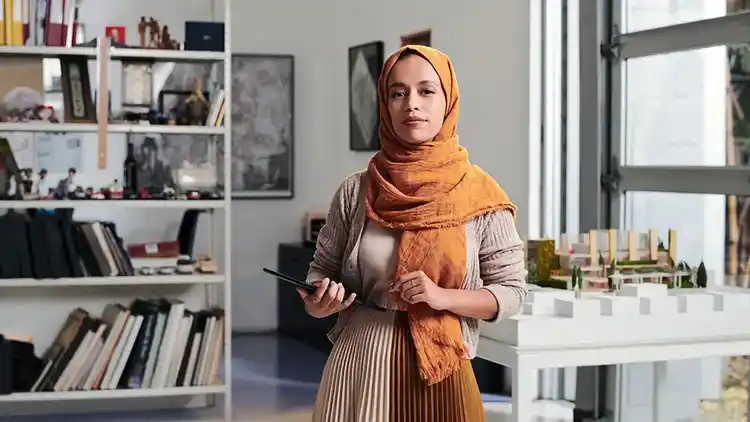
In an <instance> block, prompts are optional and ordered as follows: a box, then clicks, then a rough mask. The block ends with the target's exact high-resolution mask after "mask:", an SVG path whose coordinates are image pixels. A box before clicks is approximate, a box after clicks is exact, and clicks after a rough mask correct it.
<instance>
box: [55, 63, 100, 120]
mask: <svg viewBox="0 0 750 422" xmlns="http://www.w3.org/2000/svg"><path fill="white" fill-rule="evenodd" d="M60 74H61V75H60V79H61V82H62V93H63V109H64V113H65V122H66V123H96V109H95V108H94V100H93V98H91V79H90V78H89V65H88V58H87V57H86V56H61V57H60Z"/></svg>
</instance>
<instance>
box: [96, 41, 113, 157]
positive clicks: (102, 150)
mask: <svg viewBox="0 0 750 422" xmlns="http://www.w3.org/2000/svg"><path fill="white" fill-rule="evenodd" d="M98 48H99V58H100V60H99V88H98V90H97V94H98V95H99V99H98V101H97V107H99V110H97V111H98V113H97V114H98V117H99V118H98V120H99V132H98V143H97V152H96V153H97V165H98V167H99V170H104V169H106V168H107V153H108V151H109V150H108V148H107V146H108V142H107V140H108V136H107V125H108V124H109V104H110V102H109V86H108V85H109V84H108V82H109V43H103V42H100V43H99V46H98Z"/></svg>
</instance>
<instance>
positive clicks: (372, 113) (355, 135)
mask: <svg viewBox="0 0 750 422" xmlns="http://www.w3.org/2000/svg"><path fill="white" fill-rule="evenodd" d="M382 67H383V42H382V41H376V42H371V43H367V44H362V45H358V46H354V47H350V48H349V149H350V150H352V151H377V150H378V149H380V138H379V136H378V119H379V106H378V78H379V77H380V70H381V68H382Z"/></svg>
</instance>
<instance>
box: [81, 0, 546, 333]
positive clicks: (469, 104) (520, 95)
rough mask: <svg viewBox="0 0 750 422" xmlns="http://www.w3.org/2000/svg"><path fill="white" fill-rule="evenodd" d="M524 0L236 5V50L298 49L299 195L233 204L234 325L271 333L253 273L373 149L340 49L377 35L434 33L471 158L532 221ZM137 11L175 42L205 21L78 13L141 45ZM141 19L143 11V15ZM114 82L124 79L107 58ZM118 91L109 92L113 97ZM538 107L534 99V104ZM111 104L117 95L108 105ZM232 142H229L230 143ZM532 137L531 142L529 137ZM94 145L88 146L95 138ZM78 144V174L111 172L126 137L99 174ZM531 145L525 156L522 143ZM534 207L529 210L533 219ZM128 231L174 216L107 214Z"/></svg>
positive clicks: (180, 9)
mask: <svg viewBox="0 0 750 422" xmlns="http://www.w3.org/2000/svg"><path fill="white" fill-rule="evenodd" d="M214 3H215V4H214V6H213V16H215V19H216V20H222V16H223V9H222V7H223V1H221V0H216V1H215V2H214ZM529 8H530V6H529V2H526V1H522V0H514V1H512V2H496V3H489V2H480V3H476V4H473V3H467V4H463V5H459V4H457V3H453V2H448V1H446V0H441V1H439V2H437V3H436V2H427V1H421V0H420V1H413V2H408V3H404V2H396V1H393V0H390V1H380V2H371V1H366V0H358V1H349V2H347V1H344V0H325V1H316V2H314V4H310V3H307V2H299V1H292V0H276V1H274V2H270V1H267V2H248V1H240V0H235V1H233V10H232V19H233V31H232V48H233V52H234V53H236V54H241V53H273V54H292V55H294V56H295V93H294V95H295V98H294V100H295V198H294V199H292V200H260V201H259V200H255V201H252V200H246V201H237V202H235V203H234V205H233V226H232V232H233V235H234V237H233V242H232V247H233V265H232V267H233V268H232V271H233V289H232V297H233V305H234V324H233V325H234V328H235V330H240V331H256V330H261V331H262V330H270V329H275V327H276V323H277V321H276V320H277V318H276V306H275V303H276V284H275V283H274V281H273V280H272V279H270V278H268V277H265V276H264V275H263V274H262V273H261V271H260V269H261V268H262V267H264V266H270V267H273V266H275V265H276V250H277V245H278V244H279V243H280V242H298V241H300V240H301V222H302V218H303V215H304V213H305V212H306V211H309V210H327V207H328V204H329V201H330V198H331V196H332V194H333V192H334V190H335V189H336V187H337V186H338V183H339V181H340V180H341V179H342V178H344V177H345V176H346V175H348V174H350V173H352V172H354V171H357V170H359V169H362V168H364V167H365V166H366V165H367V162H368V160H369V158H370V156H371V154H370V153H362V152H352V151H349V146H348V145H349V141H348V136H349V126H348V125H349V122H348V116H349V115H348V88H347V83H348V76H347V69H348V65H347V60H348V48H349V47H350V46H354V45H357V44H361V43H366V42H371V41H378V40H381V41H384V42H385V51H386V55H387V54H388V53H390V52H392V51H393V50H395V49H396V48H398V47H399V42H400V41H399V38H400V36H401V35H404V34H408V33H411V32H414V31H418V30H422V29H427V28H429V29H431V30H432V43H433V46H435V47H437V48H439V49H441V50H444V51H445V52H446V53H448V54H449V55H450V56H451V58H452V59H453V62H454V65H455V67H456V70H457V73H458V78H459V83H460V87H461V106H462V108H461V121H460V128H459V133H460V139H461V142H462V143H463V144H464V145H465V146H466V147H467V148H468V149H469V152H470V154H471V159H472V161H473V162H474V163H476V164H479V165H481V166H482V167H483V168H484V169H485V170H487V171H488V172H489V173H490V174H491V175H492V176H494V177H495V178H497V179H498V181H499V182H500V183H501V184H502V185H503V186H504V187H505V189H506V190H507V191H508V194H509V195H510V196H511V198H512V199H513V200H514V201H515V202H516V203H517V204H518V206H519V209H520V213H519V216H518V227H519V230H520V231H521V232H523V233H528V232H529V230H530V229H531V231H532V232H534V231H535V230H537V229H538V202H539V200H538V197H537V196H534V197H530V195H529V192H538V191H539V187H538V183H539V181H538V180H535V181H534V182H533V183H534V185H535V186H537V187H536V188H534V189H531V187H530V178H529V174H531V173H533V171H531V170H530V168H533V169H537V168H538V166H536V165H534V166H531V165H530V159H531V158H532V157H535V158H538V157H537V155H538V152H537V151H538V149H539V146H538V139H537V137H536V135H535V134H536V133H538V125H539V123H538V122H537V123H534V124H530V110H531V109H534V110H536V107H535V106H534V105H531V104H530V89H531V88H532V86H531V84H530V81H531V76H530V75H531V73H532V69H531V68H530V59H531V58H532V57H535V56H534V55H533V54H532V53H530V47H529V46H530V33H531V31H530V23H529V16H530V12H529ZM143 10H148V15H150V16H154V18H156V19H157V20H159V21H160V22H161V23H162V24H166V25H169V27H170V31H171V32H172V33H173V34H174V37H175V38H176V39H178V40H182V39H183V38H184V35H183V32H184V30H183V22H184V21H185V20H209V19H211V15H212V6H211V3H209V2H206V1H201V0H181V1H180V2H179V6H178V2H176V1H175V2H166V1H146V0H137V1H131V2H109V1H105V0H88V1H86V2H84V8H83V10H82V11H81V19H82V21H83V22H85V24H86V35H87V37H94V36H97V35H100V34H102V33H103V32H104V27H105V26H106V25H127V27H128V29H127V39H128V42H129V43H131V44H136V43H137V31H136V24H137V22H138V20H139V19H140V14H141V13H142V11H143ZM147 17H148V16H147ZM110 73H111V74H112V82H111V86H112V87H113V90H114V91H116V89H115V87H116V86H117V85H118V84H119V83H120V82H119V78H118V73H119V67H118V66H117V65H113V67H112V69H111V72H110ZM116 96H117V93H116V92H113V98H114V97H116ZM535 101H536V103H538V99H536V100H535ZM113 104H116V102H113ZM237 141H239V140H235V142H237ZM534 142H537V143H536V144H535V143H534ZM93 145H95V144H93ZM93 145H92V146H90V147H89V149H87V150H86V151H85V152H84V155H85V160H84V161H85V162H86V163H88V166H87V167H88V168H89V169H90V170H89V171H86V170H84V171H82V172H81V173H80V179H82V181H83V180H96V179H103V177H104V178H110V179H111V177H112V174H117V172H118V171H119V168H120V165H121V164H120V163H122V160H123V158H124V139H122V137H119V138H118V137H112V138H111V140H110V147H109V151H110V158H109V160H108V163H109V164H108V165H109V166H110V170H108V171H107V172H104V173H102V172H101V171H98V170H96V168H95V163H96V151H95V147H94V146H93ZM530 150H531V151H534V153H532V154H530V152H529V151H530ZM530 213H535V215H536V216H535V217H534V218H530V217H529V215H530ZM114 217H115V219H116V220H118V222H119V224H120V226H121V227H122V230H123V231H124V233H123V234H124V235H125V236H126V237H130V238H134V239H143V238H149V237H153V235H154V233H162V232H164V231H165V226H170V227H172V230H171V231H173V230H174V229H173V226H174V225H175V224H176V223H175V222H174V221H175V220H174V219H175V218H176V215H175V214H174V213H164V214H163V215H161V216H159V218H158V222H155V223H154V222H152V221H153V216H151V215H149V219H151V221H149V222H148V223H146V222H145V221H144V220H143V219H141V218H140V217H139V218H138V219H137V220H136V221H133V220H134V219H133V217H132V216H131V215H128V214H124V213H120V214H118V215H115V216H114Z"/></svg>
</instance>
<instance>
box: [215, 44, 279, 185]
mask: <svg viewBox="0 0 750 422" xmlns="http://www.w3.org/2000/svg"><path fill="white" fill-rule="evenodd" d="M231 74H232V106H231V113H232V115H231V126H232V151H231V156H232V166H231V180H232V198H233V199H290V198H293V197H294V56H291V55H266V54H234V55H232V72H231ZM220 149H223V148H220Z"/></svg>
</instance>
